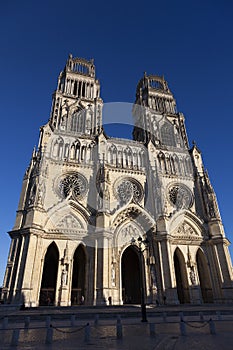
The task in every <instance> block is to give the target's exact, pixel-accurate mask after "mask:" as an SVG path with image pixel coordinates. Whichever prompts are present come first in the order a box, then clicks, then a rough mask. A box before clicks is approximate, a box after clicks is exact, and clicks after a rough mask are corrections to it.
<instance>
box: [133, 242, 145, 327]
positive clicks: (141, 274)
mask: <svg viewBox="0 0 233 350" xmlns="http://www.w3.org/2000/svg"><path fill="white" fill-rule="evenodd" d="M148 243H149V241H148V239H147V238H146V239H144V240H143V239H142V237H140V236H139V237H138V239H137V241H136V240H135V238H134V237H133V238H132V239H131V244H132V245H136V246H137V247H138V251H139V265H140V266H139V271H140V289H141V312H142V322H147V317H146V304H145V288H144V281H143V266H144V265H143V259H142V253H143V251H144V250H145V249H146V248H147V244H148ZM142 245H143V246H144V249H143V247H142Z"/></svg>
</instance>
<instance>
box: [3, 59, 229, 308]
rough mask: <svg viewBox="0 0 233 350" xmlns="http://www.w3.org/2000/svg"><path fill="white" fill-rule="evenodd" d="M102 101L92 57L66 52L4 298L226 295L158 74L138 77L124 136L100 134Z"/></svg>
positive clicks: (178, 126) (192, 165) (213, 220)
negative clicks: (129, 127)
mask: <svg viewBox="0 0 233 350" xmlns="http://www.w3.org/2000/svg"><path fill="white" fill-rule="evenodd" d="M102 110H103V101H102V99H101V97H100V83H99V81H98V80H97V79H96V77H95V66H94V62H93V60H91V61H88V60H85V59H80V58H73V57H72V55H70V56H69V57H68V60H67V62H66V65H65V68H64V70H63V71H62V72H61V73H60V75H59V77H58V84H57V89H56V91H55V92H54V94H53V101H52V109H51V115H50V119H49V121H48V123H47V124H46V125H44V126H42V127H41V129H40V139H39V145H38V148H37V150H34V151H33V154H32V158H31V161H30V164H29V167H28V169H27V170H26V173H25V176H24V178H23V186H22V192H21V196H20V201H19V206H18V210H17V215H16V221H15V225H14V227H13V229H12V231H10V232H9V234H10V237H11V246H10V251H9V257H8V261H7V267H6V273H5V278H4V285H3V289H2V298H3V299H4V301H5V302H7V303H14V304H16V303H21V304H22V303H24V304H25V306H39V305H60V306H69V305H77V304H80V303H85V304H87V305H104V304H113V305H117V304H130V303H131V304H139V303H140V301H141V293H142V288H143V290H144V293H145V297H146V302H147V303H156V302H159V303H162V302H163V300H164V298H166V302H167V304H179V303H182V304H184V303H195V304H200V303H219V302H223V303H224V302H230V301H231V302H232V301H233V300H232V298H233V282H232V280H233V277H232V265H231V260H230V255H229V251H228V245H229V241H228V240H227V238H226V237H225V234H224V229H223V225H222V221H221V217H220V214H219V209H218V204H217V200H216V196H215V192H214V190H213V187H212V185H211V183H210V179H209V177H208V174H207V172H206V171H205V169H204V166H203V162H202V157H201V152H200V151H199V149H198V148H197V146H196V145H193V146H192V148H189V143H188V138H187V134H186V129H185V121H184V115H183V114H182V113H179V112H178V111H177V109H176V101H175V99H174V96H173V94H172V92H171V91H170V90H169V87H168V85H167V82H166V81H165V79H164V78H163V77H159V76H154V75H147V74H144V76H143V77H142V79H141V80H140V81H139V83H138V86H137V90H136V100H135V104H134V105H133V109H132V114H133V118H134V129H133V140H128V139H121V138H112V137H108V136H107V135H106V133H105V131H104V128H103V125H102ZM115 122H117V120H116V121H115ZM139 272H141V273H139Z"/></svg>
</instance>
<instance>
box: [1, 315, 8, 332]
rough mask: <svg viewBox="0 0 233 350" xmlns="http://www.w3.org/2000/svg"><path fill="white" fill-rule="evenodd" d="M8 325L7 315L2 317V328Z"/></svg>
mask: <svg viewBox="0 0 233 350" xmlns="http://www.w3.org/2000/svg"><path fill="white" fill-rule="evenodd" d="M7 327H8V317H4V318H3V323H2V328H3V329H6V328H7Z"/></svg>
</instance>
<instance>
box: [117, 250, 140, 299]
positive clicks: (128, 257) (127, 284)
mask: <svg viewBox="0 0 233 350" xmlns="http://www.w3.org/2000/svg"><path fill="white" fill-rule="evenodd" d="M121 275H122V300H123V303H124V304H140V302H141V293H140V264H139V256H138V254H137V252H136V250H135V249H134V248H133V247H128V248H126V249H125V251H124V253H123V255H122V259H121Z"/></svg>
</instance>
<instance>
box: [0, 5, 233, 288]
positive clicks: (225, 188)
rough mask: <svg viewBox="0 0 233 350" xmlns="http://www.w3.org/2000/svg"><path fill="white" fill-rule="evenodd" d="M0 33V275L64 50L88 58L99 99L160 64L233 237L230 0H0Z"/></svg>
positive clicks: (128, 88) (131, 89)
mask: <svg viewBox="0 0 233 350" xmlns="http://www.w3.org/2000/svg"><path fill="white" fill-rule="evenodd" d="M0 33H1V35H0V48H1V55H0V72H1V74H0V79H1V83H0V96H1V109H0V110H1V138H0V142H1V172H0V174H1V175H0V176H1V184H2V190H1V196H0V201H1V206H0V234H1V241H0V285H1V282H2V279H3V274H4V270H5V265H6V260H7V255H8V248H9V243H10V240H9V238H8V235H7V231H9V230H11V229H12V227H13V224H14V219H15V212H16V209H17V205H18V200H19V195H20V191H21V184H22V178H23V174H24V172H25V169H26V167H27V165H28V162H29V160H30V157H31V152H32V149H33V146H34V145H35V144H37V140H38V134H39V127H40V126H41V125H43V124H45V123H46V122H47V120H48V118H49V113H50V107H51V94H52V92H53V90H54V89H55V88H56V81H57V76H58V74H59V72H60V70H61V69H62V68H63V66H64V64H65V61H66V58H67V55H68V53H70V52H71V53H72V54H73V55H74V56H78V57H84V58H87V59H89V58H94V59H95V64H96V71H97V77H98V78H99V80H100V82H101V86H102V90H101V91H102V92H101V96H102V98H103V100H104V102H116V101H120V102H131V103H132V102H133V101H134V97H135V89H136V84H137V82H138V80H139V79H140V78H141V77H142V74H143V72H144V71H146V72H147V73H148V74H153V73H154V74H158V75H162V74H164V76H165V78H166V79H167V81H168V83H169V86H170V88H171V90H172V91H173V93H174V95H175V97H176V100H177V105H178V110H179V111H180V112H183V113H184V115H185V116H186V126H187V130H188V135H189V140H190V143H191V141H192V140H193V139H195V140H196V142H197V145H198V146H199V148H200V149H201V150H202V154H203V158H204V162H205V166H206V168H207V169H208V171H209V175H210V178H211V181H212V184H213V185H214V188H215V191H216V193H217V197H218V202H219V205H220V210H221V214H222V218H223V223H224V226H225V231H226V234H227V237H228V238H229V239H230V240H231V241H233V223H232V212H233V210H232V209H233V208H232V206H233V205H232V198H233V185H232V172H233V160H232V129H233V128H232V127H233V121H232V120H233V112H232V102H233V83H232V82H233V64H232V62H233V2H232V0H218V1H217V0H205V1H203V0H195V1H192V0H190V1H187V0H186V1H184V0H176V1H174V0H163V1H161V0H159V1H157V0H153V1H137V0H136V1H135V0H134V1H131V0H130V1H121V0H120V1H117V2H110V1H109V2H107V1H92V0H90V1H74V0H70V1H60V0H56V1H54V0H52V1H43V0H42V1H37V2H35V1H23V0H21V1H16V0H15V1H10V2H6V1H5V2H2V4H1V14H0ZM231 251H233V250H232V248H231Z"/></svg>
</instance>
